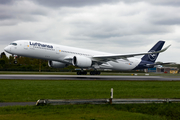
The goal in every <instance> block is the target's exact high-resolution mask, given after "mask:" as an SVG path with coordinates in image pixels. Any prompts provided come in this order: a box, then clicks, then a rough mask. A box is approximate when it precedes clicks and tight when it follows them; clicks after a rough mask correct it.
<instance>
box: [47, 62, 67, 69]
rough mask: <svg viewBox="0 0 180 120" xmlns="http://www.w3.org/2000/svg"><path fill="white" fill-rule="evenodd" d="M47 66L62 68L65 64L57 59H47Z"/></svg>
mask: <svg viewBox="0 0 180 120" xmlns="http://www.w3.org/2000/svg"><path fill="white" fill-rule="evenodd" d="M48 66H49V67H52V68H64V67H66V66H67V64H65V63H62V62H57V61H48Z"/></svg>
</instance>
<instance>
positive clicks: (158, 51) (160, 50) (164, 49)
mask: <svg viewBox="0 0 180 120" xmlns="http://www.w3.org/2000/svg"><path fill="white" fill-rule="evenodd" d="M170 46H171V45H168V46H167V47H165V48H164V49H162V50H160V51H158V52H164V51H166V50H167V49H168V48H169V47H170Z"/></svg>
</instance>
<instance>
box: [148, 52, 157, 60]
mask: <svg viewBox="0 0 180 120" xmlns="http://www.w3.org/2000/svg"><path fill="white" fill-rule="evenodd" d="M150 52H156V51H154V50H151V51H150ZM148 57H149V59H150V60H151V61H154V60H156V58H157V53H152V54H149V55H148Z"/></svg>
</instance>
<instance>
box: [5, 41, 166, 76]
mask: <svg viewBox="0 0 180 120" xmlns="http://www.w3.org/2000/svg"><path fill="white" fill-rule="evenodd" d="M164 43H165V41H158V42H157V43H156V44H155V45H154V46H153V47H152V48H151V49H150V50H149V51H148V52H144V53H133V54H111V53H105V52H98V51H93V50H86V49H81V48H75V47H68V46H63V45H56V44H51V43H44V42H39V41H32V40H17V41H14V42H12V43H10V45H8V46H7V47H5V48H4V50H5V51H6V52H8V53H10V54H13V55H18V56H25V57H32V58H38V59H46V60H48V65H49V66H50V67H54V68H64V67H66V66H67V65H73V66H77V67H79V68H81V71H78V72H77V74H78V75H81V74H83V75H86V74H87V72H86V71H84V70H83V69H93V71H91V72H90V74H91V75H99V74H100V71H97V70H99V69H112V70H136V69H145V68H152V67H154V65H156V64H155V61H156V59H157V57H158V55H159V53H161V52H164V51H165V50H167V49H168V48H169V47H170V45H169V46H167V47H165V48H164V49H162V47H163V45H164ZM139 55H143V57H142V58H141V59H139V58H135V57H134V56H139Z"/></svg>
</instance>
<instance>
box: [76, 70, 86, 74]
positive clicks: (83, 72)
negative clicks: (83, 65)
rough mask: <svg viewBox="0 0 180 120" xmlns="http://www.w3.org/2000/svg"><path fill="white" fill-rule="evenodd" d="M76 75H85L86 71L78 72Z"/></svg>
mask: <svg viewBox="0 0 180 120" xmlns="http://www.w3.org/2000/svg"><path fill="white" fill-rule="evenodd" d="M77 75H87V72H86V71H78V72H77Z"/></svg>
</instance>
